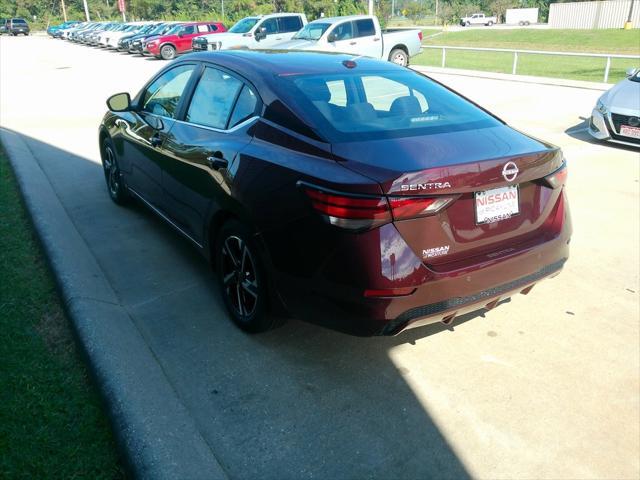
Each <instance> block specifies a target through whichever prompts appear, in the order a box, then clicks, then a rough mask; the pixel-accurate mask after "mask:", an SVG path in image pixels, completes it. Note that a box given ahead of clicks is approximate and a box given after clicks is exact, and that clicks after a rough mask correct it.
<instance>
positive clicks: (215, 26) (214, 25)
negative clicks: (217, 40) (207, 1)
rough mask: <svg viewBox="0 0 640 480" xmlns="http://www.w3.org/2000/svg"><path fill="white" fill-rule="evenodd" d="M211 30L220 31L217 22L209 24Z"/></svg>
mask: <svg viewBox="0 0 640 480" xmlns="http://www.w3.org/2000/svg"><path fill="white" fill-rule="evenodd" d="M209 31H210V32H217V31H218V25H216V24H215V23H211V24H210V25H209Z"/></svg>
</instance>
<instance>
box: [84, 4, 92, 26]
mask: <svg viewBox="0 0 640 480" xmlns="http://www.w3.org/2000/svg"><path fill="white" fill-rule="evenodd" d="M82 3H84V16H85V17H87V22H90V21H91V17H90V16H89V6H88V5H87V0H82Z"/></svg>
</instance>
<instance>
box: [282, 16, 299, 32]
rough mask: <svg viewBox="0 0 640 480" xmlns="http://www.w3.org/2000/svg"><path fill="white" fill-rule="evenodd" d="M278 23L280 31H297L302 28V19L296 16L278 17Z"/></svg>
mask: <svg viewBox="0 0 640 480" xmlns="http://www.w3.org/2000/svg"><path fill="white" fill-rule="evenodd" d="M278 23H279V24H280V27H279V31H280V33H289V32H297V31H298V30H300V29H301V28H302V19H301V18H300V17H298V16H293V17H288V16H287V17H280V18H278Z"/></svg>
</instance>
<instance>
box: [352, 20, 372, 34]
mask: <svg viewBox="0 0 640 480" xmlns="http://www.w3.org/2000/svg"><path fill="white" fill-rule="evenodd" d="M356 30H357V32H358V37H371V36H373V35H375V34H376V27H375V26H374V25H373V20H371V19H370V18H365V19H363V20H356Z"/></svg>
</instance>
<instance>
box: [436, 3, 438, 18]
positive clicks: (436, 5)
mask: <svg viewBox="0 0 640 480" xmlns="http://www.w3.org/2000/svg"><path fill="white" fill-rule="evenodd" d="M436 21H438V0H436Z"/></svg>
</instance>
